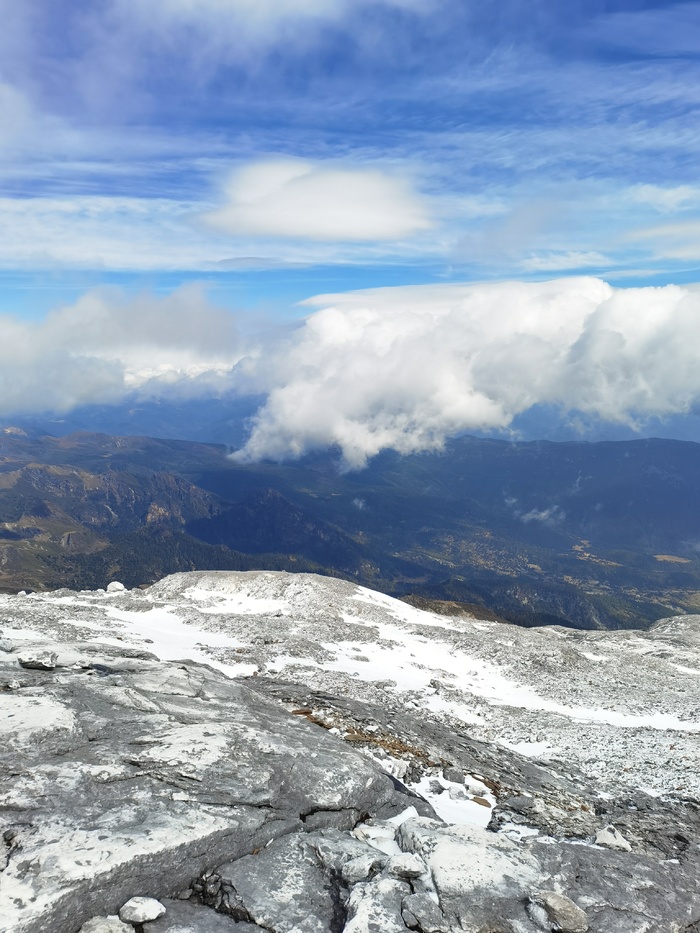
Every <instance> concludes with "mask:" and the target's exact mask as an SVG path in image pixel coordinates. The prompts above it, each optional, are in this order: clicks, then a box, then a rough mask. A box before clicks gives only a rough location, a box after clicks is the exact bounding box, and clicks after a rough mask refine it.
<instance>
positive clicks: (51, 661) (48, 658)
mask: <svg viewBox="0 0 700 933" xmlns="http://www.w3.org/2000/svg"><path fill="white" fill-rule="evenodd" d="M17 660H18V661H19V663H20V666H21V667H25V668H27V670H30V671H52V670H54V668H55V667H56V663H57V662H58V655H57V654H56V652H55V651H36V652H26V653H24V654H21V655H20V656H19V658H18V659H17Z"/></svg>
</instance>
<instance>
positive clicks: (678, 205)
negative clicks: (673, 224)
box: [630, 185, 700, 214]
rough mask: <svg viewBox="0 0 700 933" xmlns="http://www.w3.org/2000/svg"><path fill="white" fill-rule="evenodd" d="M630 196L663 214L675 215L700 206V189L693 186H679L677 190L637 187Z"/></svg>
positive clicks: (652, 186) (648, 186)
mask: <svg viewBox="0 0 700 933" xmlns="http://www.w3.org/2000/svg"><path fill="white" fill-rule="evenodd" d="M630 194H631V196H632V199H633V200H634V201H638V202H639V203H641V204H648V205H650V206H651V207H653V208H654V209H655V210H657V211H659V212H661V213H663V214H674V213H676V212H677V211H682V210H685V209H686V208H689V207H697V205H698V204H700V188H697V187H694V186H692V185H678V186H676V187H675V188H662V187H661V186H659V185H637V186H635V187H634V188H632V189H631V192H630Z"/></svg>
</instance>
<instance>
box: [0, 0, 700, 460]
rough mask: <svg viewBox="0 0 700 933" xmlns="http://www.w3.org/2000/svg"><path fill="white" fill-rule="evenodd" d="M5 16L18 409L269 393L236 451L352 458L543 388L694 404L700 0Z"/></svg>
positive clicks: (420, 441) (314, 0) (366, 4)
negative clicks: (415, 371)
mask: <svg viewBox="0 0 700 933" xmlns="http://www.w3.org/2000/svg"><path fill="white" fill-rule="evenodd" d="M0 22H2V23H3V30H2V31H1V32H0V179H1V182H2V184H1V189H0V337H2V341H1V342H0V362H2V370H1V371H0V390H2V391H0V416H2V417H5V416H10V415H12V414H13V413H15V412H25V413H26V412H37V411H42V410H48V409H53V410H56V411H67V410H70V409H71V408H72V407H74V406H75V405H79V404H85V403H86V402H89V401H96V402H116V401H118V400H120V399H123V398H125V397H126V396H128V395H129V393H134V392H142V393H145V394H147V395H149V396H157V395H158V394H159V393H161V394H167V393H172V392H179V393H181V394H185V395H190V396H192V395H194V396H197V395H202V396H205V395H206V394H207V393H209V394H211V393H222V392H228V391H232V392H237V393H245V392H253V391H254V392H255V393H257V394H261V395H263V396H264V397H266V398H267V401H266V403H265V404H264V406H263V408H262V409H261V410H260V412H259V415H258V418H257V421H256V422H255V423H254V424H252V425H251V430H252V433H251V439H250V442H249V444H248V445H247V447H246V450H245V452H244V454H242V456H244V457H262V456H285V457H286V456H294V455H298V454H299V453H302V452H304V451H305V450H307V449H309V448H310V447H314V446H321V445H323V444H327V443H332V444H338V445H340V447H341V449H342V450H343V455H344V456H345V459H346V460H347V462H348V463H353V464H359V465H361V464H362V462H364V459H366V457H367V456H371V455H372V454H373V453H374V452H376V451H377V450H378V449H382V448H383V447H385V446H393V447H395V448H396V449H400V450H404V449H405V450H409V449H424V448H426V447H431V446H435V445H439V444H440V443H441V442H442V440H443V439H444V437H445V436H448V435H449V434H450V433H455V432H459V431H461V430H471V429H485V430H497V431H508V430H509V429H511V428H512V426H513V424H514V419H517V418H518V417H520V416H521V415H522V414H523V413H524V412H527V411H528V410H529V408H531V407H532V406H540V407H543V406H544V408H547V407H548V406H549V407H551V408H553V409H555V410H557V411H558V412H559V416H561V413H564V415H565V416H566V417H568V418H570V419H573V420H575V419H579V421H580V419H581V418H582V417H585V418H598V419H602V420H604V421H607V422H611V423H615V424H619V425H625V426H626V427H627V428H631V429H632V430H643V427H644V424H645V423H646V420H648V419H649V418H659V417H661V418H664V417H675V416H678V415H682V416H683V415H692V413H693V412H694V411H695V408H696V407H697V402H698V391H699V387H697V386H696V381H697V380H696V378H695V374H694V372H693V365H692V364H693V362H694V361H693V353H692V347H693V346H694V345H697V341H698V338H700V299H698V293H697V291H696V290H694V288H693V283H694V282H696V281H700V271H699V268H698V267H700V175H699V171H698V169H699V167H700V159H699V157H698V153H700V121H698V104H699V102H700V73H699V70H698V60H699V57H700V4H698V3H696V2H695V3H693V2H690V3H688V2H681V3H669V2H665V3H660V2H654V0H527V2H525V0H499V2H498V3H488V2H483V0H159V2H158V3H157V4H149V3H144V2H143V0H99V2H94V0H24V2H23V3H17V2H16V0H0ZM552 283H558V284H552ZM318 296H327V297H326V298H318ZM504 305H506V306H507V307H504ZM552 307H556V308H557V309H558V310H557V311H556V315H557V316H558V317H557V321H558V324H557V326H556V327H555V326H554V325H553V323H552ZM484 308H488V309H490V310H488V311H484ZM330 309H334V310H333V312H332V313H330V315H329V314H328V313H327V312H329V311H330ZM484 315H486V317H485V316H484ZM417 321H420V324H418V323H416V322H417ZM696 321H698V323H697V324H696ZM329 322H330V323H329ZM492 325H493V326H492ZM412 327H413V330H411V328H412ZM348 328H351V330H352V332H353V334H354V337H353V338H352V340H350V339H349V338H348ZM606 328H607V329H606ZM640 334H641V335H643V336H641V337H640ZM382 335H383V336H382ZM411 335H413V336H411ZM593 335H595V336H593ZM353 341H354V342H353ZM382 341H384V342H383V343H382ZM606 341H607V343H606ZM518 344H520V345H521V349H522V347H525V346H527V347H529V350H528V352H524V351H523V352H520V353H519V354H518V360H515V359H514V358H513V354H512V352H511V351H508V350H507V347H511V350H512V348H513V347H516V346H517V345H518ZM535 344H537V346H535ZM543 346H546V347H547V348H548V349H547V350H546V351H545V350H543ZM352 347H354V349H352ZM538 348H539V349H538ZM660 348H663V349H664V351H665V352H667V353H671V352H673V353H675V352H680V354H681V359H680V360H679V361H678V365H677V366H676V365H673V358H671V359H670V360H667V362H666V364H665V365H662V361H661V359H660V353H661V350H660ZM446 350H448V351H449V353H447V356H448V357H449V359H448V360H447V361H446V355H445V351H446ZM621 361H624V362H623V363H622V364H621ZM416 366H418V367H419V370H420V375H421V379H419V380H417V382H418V383H419V385H417V386H416V385H410V384H409V383H410V382H411V379H410V377H409V376H406V373H407V372H410V367H416ZM542 366H546V367H548V368H549V370H550V372H549V375H550V376H551V378H548V379H543V378H542V373H541V367H542ZM293 367H296V368H294V371H292V368H293ZM487 367H491V370H490V372H491V375H490V376H489V378H486V376H485V372H486V368H487ZM504 367H505V368H504ZM538 367H539V371H538ZM341 368H344V373H345V383H344V384H341V382H338V380H337V378H336V377H337V374H338V373H339V372H340V370H341ZM433 371H435V372H438V371H439V373H440V374H441V375H442V376H444V380H443V382H441V383H440V385H439V386H437V385H436V384H434V382H435V381H433V382H430V380H427V384H423V381H424V375H425V376H427V375H428V374H429V373H431V372H433ZM499 372H500V375H501V382H502V383H503V385H507V386H509V387H510V388H507V389H506V388H503V389H502V388H500V387H499V382H498V379H497V378H496V375H498V373H499ZM448 373H451V374H452V376H450V377H448ZM282 374H284V376H282ZM353 374H356V378H355V376H353ZM334 380H335V381H334ZM358 380H359V381H360V382H361V385H359V386H358ZM438 381H439V380H438ZM443 383H444V384H443ZM545 383H546V385H545ZM401 386H403V389H401ZM300 412H303V413H305V414H304V415H303V416H302V415H301V414H300ZM581 423H582V422H581ZM321 425H325V427H322V426H321Z"/></svg>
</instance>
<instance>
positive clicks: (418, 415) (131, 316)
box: [0, 278, 700, 521]
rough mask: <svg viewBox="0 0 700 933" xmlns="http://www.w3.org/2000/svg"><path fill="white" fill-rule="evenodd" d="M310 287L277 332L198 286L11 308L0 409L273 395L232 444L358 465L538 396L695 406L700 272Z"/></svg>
mask: <svg viewBox="0 0 700 933" xmlns="http://www.w3.org/2000/svg"><path fill="white" fill-rule="evenodd" d="M306 304H307V305H308V306H309V307H310V308H312V309H318V310H312V311H311V313H310V314H309V315H308V317H306V318H305V319H304V320H303V321H301V322H299V323H298V325H296V326H292V327H289V326H287V327H286V328H283V329H279V330H277V331H273V332H272V333H270V332H269V331H268V332H266V333H265V335H264V338H263V337H261V336H254V335H251V334H250V333H249V331H250V320H249V319H247V320H245V322H244V320H243V318H242V317H241V318H240V320H239V319H237V316H236V315H235V314H234V313H232V312H230V311H227V310H225V309H222V308H218V307H216V306H214V305H212V304H211V303H210V301H209V300H208V299H207V296H206V294H205V292H204V291H203V289H202V288H201V287H200V286H198V285H189V286H186V287H183V288H180V289H177V290H176V291H174V292H172V293H171V294H169V295H164V296H158V295H153V294H149V293H143V294H140V295H137V296H131V297H128V296H125V295H124V294H123V293H121V292H119V291H118V290H115V289H96V290H92V291H90V292H87V293H86V294H85V295H84V296H83V297H82V298H81V299H80V300H79V301H78V302H76V303H75V304H73V305H71V306H66V307H63V308H59V309H57V310H56V311H54V312H53V313H51V314H49V315H48V316H47V317H46V318H45V319H44V320H42V321H38V322H32V323H29V322H22V321H20V320H19V319H17V318H15V317H11V316H4V317H0V415H2V416H4V417H8V416H10V415H13V414H30V413H39V412H49V411H51V412H56V413H60V412H66V411H69V410H70V409H71V408H74V407H77V406H79V405H85V404H90V403H100V404H107V403H116V402H119V401H121V400H123V399H125V398H126V397H131V396H133V395H134V394H136V395H137V396H139V397H141V398H151V399H155V398H173V397H176V398H180V399H187V398H207V397H220V396H222V395H228V394H229V393H233V394H239V395H250V396H257V395H262V396H263V397H265V398H266V400H265V402H264V404H263V405H262V406H261V407H260V408H259V410H258V412H257V414H256V416H255V417H254V419H253V421H252V423H251V430H250V435H249V437H248V440H247V443H246V444H245V446H244V447H243V448H242V449H241V450H239V451H238V452H237V453H236V454H235V455H234V456H235V457H236V459H238V460H239V461H242V462H250V461H256V460H261V459H266V458H270V459H276V460H284V459H288V458H294V457H299V456H301V455H303V454H304V453H306V452H307V451H310V450H313V449H322V448H326V447H329V446H335V447H337V448H339V450H340V451H341V455H342V458H343V462H344V465H345V466H346V467H347V468H361V467H363V466H364V465H365V464H366V462H367V460H368V459H369V458H371V457H373V456H374V455H375V454H377V453H379V452H380V451H381V450H385V449H393V450H396V451H398V452H400V453H404V454H406V453H412V452H417V451H422V450H436V449H439V448H440V447H441V445H442V444H443V443H444V441H445V439H446V438H447V437H449V436H451V435H454V434H457V433H459V432H461V431H470V430H471V431H474V430H483V431H496V432H508V431H509V430H510V428H511V425H512V422H513V420H514V419H515V418H516V417H517V416H518V415H521V414H523V413H525V412H528V411H529V410H530V409H532V408H533V407H534V406H540V407H544V408H548V409H550V410H555V411H558V412H560V413H562V414H563V415H566V414H568V415H569V416H570V418H571V421H572V423H576V422H577V421H578V420H579V419H582V420H583V421H584V422H585V421H586V419H588V420H589V421H590V420H596V419H597V420H599V421H603V422H606V423H609V424H617V425H620V426H623V425H624V426H627V427H632V428H633V429H640V430H642V429H643V428H644V423H645V420H646V419H652V418H657V419H658V418H665V417H670V416H673V415H682V414H687V413H689V412H692V411H695V410H697V409H698V408H699V407H700V367H699V366H698V365H697V347H698V344H699V342H700V285H692V286H675V285H673V286H665V287H662V288H613V287H611V286H610V285H608V284H606V283H605V282H603V281H602V280H600V279H596V278H568V279H560V280H555V281H551V282H542V283H524V282H502V283H495V284H472V285H426V286H413V287H411V286H406V287H399V288H385V289H375V290H369V291H364V292H350V293H346V294H340V295H325V296H320V297H317V298H314V299H311V300H309V301H308V302H306ZM244 323H245V330H246V332H247V336H245V337H243V336H242V334H241V331H242V327H240V326H239V325H243V324H244ZM358 508H359V506H358ZM529 520H533V521H534V520H537V521H543V520H544V518H543V517H542V516H540V515H534V514H533V515H530V516H527V517H523V521H529Z"/></svg>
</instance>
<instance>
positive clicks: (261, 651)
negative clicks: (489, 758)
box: [0, 572, 700, 820]
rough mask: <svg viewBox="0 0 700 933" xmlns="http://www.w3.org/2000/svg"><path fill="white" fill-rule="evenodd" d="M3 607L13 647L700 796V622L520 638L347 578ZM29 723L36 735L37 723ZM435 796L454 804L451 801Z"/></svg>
mask: <svg viewBox="0 0 700 933" xmlns="http://www.w3.org/2000/svg"><path fill="white" fill-rule="evenodd" d="M40 608H41V609H42V612H41V619H42V621H41V625H40V631H37V621H36V620H37V617H38V615H39V613H37V612H36V610H37V609H40ZM0 609H1V610H2V618H3V623H2V631H3V632H4V633H5V634H6V635H7V636H8V637H11V638H13V639H18V638H24V639H26V640H27V641H36V640H41V638H42V637H47V636H50V637H51V638H52V639H53V640H54V641H59V642H60V641H61V640H62V639H63V640H66V639H68V638H70V639H71V640H73V639H76V638H77V639H84V641H85V643H95V642H106V643H108V644H112V645H129V646H133V647H135V648H139V649H141V650H146V651H149V652H151V653H152V654H154V655H155V656H157V657H158V658H161V659H164V660H178V659H192V660H195V661H199V662H204V663H207V664H209V665H211V666H212V667H215V668H217V669H218V670H220V671H223V672H224V673H226V674H227V675H228V676H232V677H235V676H247V675H252V674H257V673H260V674H264V675H267V676H270V677H273V678H279V679H283V680H297V681H300V682H305V683H312V684H313V685H314V686H316V687H318V688H320V689H326V690H328V691H329V692H330V693H333V694H336V695H348V696H357V697H358V698H365V699H367V700H371V701H374V702H380V703H381V704H382V705H383V706H384V707H391V705H392V704H394V705H396V706H398V707H401V708H409V709H413V710H414V711H415V710H419V711H421V712H423V713H424V714H425V715H426V716H428V717H433V718H435V719H436V720H438V721H440V722H446V723H448V724H449V723H450V722H451V721H454V722H455V724H458V725H463V724H464V723H467V724H468V725H469V727H470V732H471V734H472V735H473V736H474V737H475V738H481V739H483V740H485V741H497V742H501V743H502V744H504V745H506V746H508V747H509V748H512V749H515V750H517V751H518V752H520V753H521V754H525V755H529V756H530V757H532V758H533V759H538V758H540V759H548V758H559V759H562V760H568V761H571V762H573V763H574V764H576V765H578V766H579V767H580V768H582V769H583V770H584V771H585V772H587V773H588V774H590V775H591V776H592V777H594V778H595V777H600V778H601V779H610V780H615V781H618V782H622V783H627V784H632V785H635V786H640V787H643V788H644V789H647V790H650V791H654V792H664V791H681V792H684V793H693V792H695V793H697V792H700V767H698V764H699V761H698V733H699V732H700V719H699V711H698V702H697V698H698V693H697V683H698V680H697V677H698V672H699V671H700V666H699V665H698V648H699V647H700V617H696V616H686V617H675V618H673V619H669V620H664V621H663V622H659V623H657V624H656V625H655V626H653V627H652V629H651V630H649V631H641V630H639V631H616V632H580V631H574V630H570V629H562V628H554V627H547V628H539V629H537V628H535V629H524V628H519V627H517V626H513V625H505V624H499V623H495V622H488V621H482V620H471V619H468V618H463V617H446V616H438V615H434V614H432V613H429V612H424V611H422V610H420V609H416V608H414V607H412V606H409V605H407V604H405V603H402V602H400V601H397V600H395V599H392V598H391V597H389V596H386V595H383V594H380V593H374V592H372V591H371V590H368V589H365V588H363V587H359V586H356V585H354V584H352V583H348V582H345V581H342V580H337V579H332V578H325V577H318V576H314V575H311V574H289V573H273V572H248V573H234V572H195V573H182V574H174V575H172V576H170V577H166V578H165V579H163V580H161V581H160V582H159V583H156V584H154V585H153V586H151V587H150V588H149V589H147V590H133V591H125V590H123V589H120V588H119V587H117V586H115V585H114V584H110V587H108V591H107V592H105V591H100V592H97V593H94V592H76V593H71V592H68V591H66V590H62V591H60V592H59V593H55V594H52V593H33V594H30V595H28V596H27V595H25V596H7V595H0ZM44 610H48V611H44ZM58 663H59V664H60V663H63V662H62V661H61V659H60V658H59V662H58ZM0 702H3V701H2V700H0ZM47 712H48V715H47V717H46V718H45V720H44V721H45V722H46V723H49V724H50V723H52V722H53V723H54V726H52V727H51V728H62V727H68V726H61V720H60V709H58V708H52V710H49V711H47ZM23 715H26V716H27V717H28V718H27V720H26V726H25V727H23V728H25V730H26V729H29V731H30V732H31V729H32V728H33V726H32V722H33V721H35V720H33V719H32V716H33V715H34V714H33V713H31V711H30V710H27V711H25V713H24V714H23ZM57 717H58V718H57ZM35 719H36V717H35ZM20 724H21V720H18V721H17V723H16V725H17V726H19V725H20ZM446 793H447V792H446ZM438 796H439V797H443V798H444V803H438V806H447V800H448V799H450V798H449V797H445V795H444V794H441V795H438ZM431 799H432V798H431ZM433 802H435V801H433ZM467 804H469V802H467ZM452 805H455V806H457V807H460V806H463V803H462V802H459V801H457V802H456V801H455V800H452V801H451V804H450V806H452ZM465 806H466V805H465ZM475 807H481V805H480V804H474V803H473V802H471V804H469V805H468V809H469V810H470V811H471V812H473V814H475V815H477V811H476V810H475V809H474V808H475ZM482 809H483V810H484V811H486V808H485V807H483V808H482ZM479 815H480V814H479ZM483 818H484V817H483V816H481V819H482V820H483Z"/></svg>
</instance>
